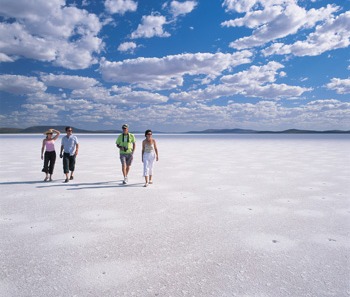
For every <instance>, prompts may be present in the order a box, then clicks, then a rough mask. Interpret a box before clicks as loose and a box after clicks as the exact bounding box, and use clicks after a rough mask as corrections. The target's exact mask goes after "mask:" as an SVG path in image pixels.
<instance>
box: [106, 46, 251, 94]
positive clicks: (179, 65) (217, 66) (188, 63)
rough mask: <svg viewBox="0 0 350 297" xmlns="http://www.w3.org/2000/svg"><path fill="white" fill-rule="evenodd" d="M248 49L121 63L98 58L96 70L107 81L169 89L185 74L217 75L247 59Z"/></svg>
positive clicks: (245, 61) (147, 87) (181, 79)
mask: <svg viewBox="0 0 350 297" xmlns="http://www.w3.org/2000/svg"><path fill="white" fill-rule="evenodd" d="M251 56H252V53H251V52H249V51H243V52H237V53H234V54H223V53H216V54H211V53H196V54H180V55H174V56H166V57H163V58H137V59H133V60H124V61H122V62H109V61H106V60H101V64H100V71H101V73H102V77H103V79H104V80H106V81H109V82H123V83H130V84H133V85H135V86H138V87H142V88H145V89H158V90H159V89H173V88H176V87H178V86H181V85H182V84H183V81H184V76H185V75H192V76H195V75H212V76H214V77H215V76H218V75H220V74H221V73H222V71H225V70H231V69H232V68H233V67H235V66H238V65H242V64H245V63H249V62H250V58H251Z"/></svg>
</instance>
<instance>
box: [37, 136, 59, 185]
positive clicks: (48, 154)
mask: <svg viewBox="0 0 350 297" xmlns="http://www.w3.org/2000/svg"><path fill="white" fill-rule="evenodd" d="M53 133H56V135H55V137H53ZM44 134H46V138H45V139H43V144H42V147H41V160H44V168H43V169H42V172H45V174H46V177H45V179H44V181H52V173H53V169H54V167H55V162H56V151H55V141H56V140H57V138H58V136H59V135H60V131H57V130H55V129H49V130H48V131H46V132H45V133H44ZM44 151H45V155H44ZM49 174H50V177H49Z"/></svg>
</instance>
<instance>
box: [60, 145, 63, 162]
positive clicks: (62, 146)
mask: <svg viewBox="0 0 350 297" xmlns="http://www.w3.org/2000/svg"><path fill="white" fill-rule="evenodd" d="M62 152H63V143H62V144H61V150H60V157H61V158H62V156H63V155H62Z"/></svg>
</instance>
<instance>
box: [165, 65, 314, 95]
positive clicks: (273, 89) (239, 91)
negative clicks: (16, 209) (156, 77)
mask: <svg viewBox="0 0 350 297" xmlns="http://www.w3.org/2000/svg"><path fill="white" fill-rule="evenodd" d="M283 67H284V66H283V65H282V64H280V63H277V62H269V63H268V64H267V65H264V66H251V67H250V68H249V69H248V70H245V71H241V72H238V73H235V74H232V75H225V76H223V77H222V78H221V79H220V81H221V82H222V83H221V84H217V85H210V86H208V87H205V88H204V89H197V90H193V91H189V92H180V93H172V94H171V95H170V98H171V99H173V100H179V101H189V102H191V101H201V100H213V99H218V98H221V97H231V96H235V95H240V96H245V97H248V98H249V97H254V98H265V99H274V100H277V99H281V98H287V99H291V98H294V97H299V96H301V95H302V94H303V93H304V92H307V91H311V89H310V88H302V87H299V86H289V85H286V84H276V83H275V81H276V76H277V75H279V73H278V70H279V69H281V68H283Z"/></svg>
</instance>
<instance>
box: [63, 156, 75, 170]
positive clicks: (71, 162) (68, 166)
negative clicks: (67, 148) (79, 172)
mask: <svg viewBox="0 0 350 297" xmlns="http://www.w3.org/2000/svg"><path fill="white" fill-rule="evenodd" d="M74 169H75V155H73V156H71V155H70V154H69V153H63V172H64V173H69V171H74Z"/></svg>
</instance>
